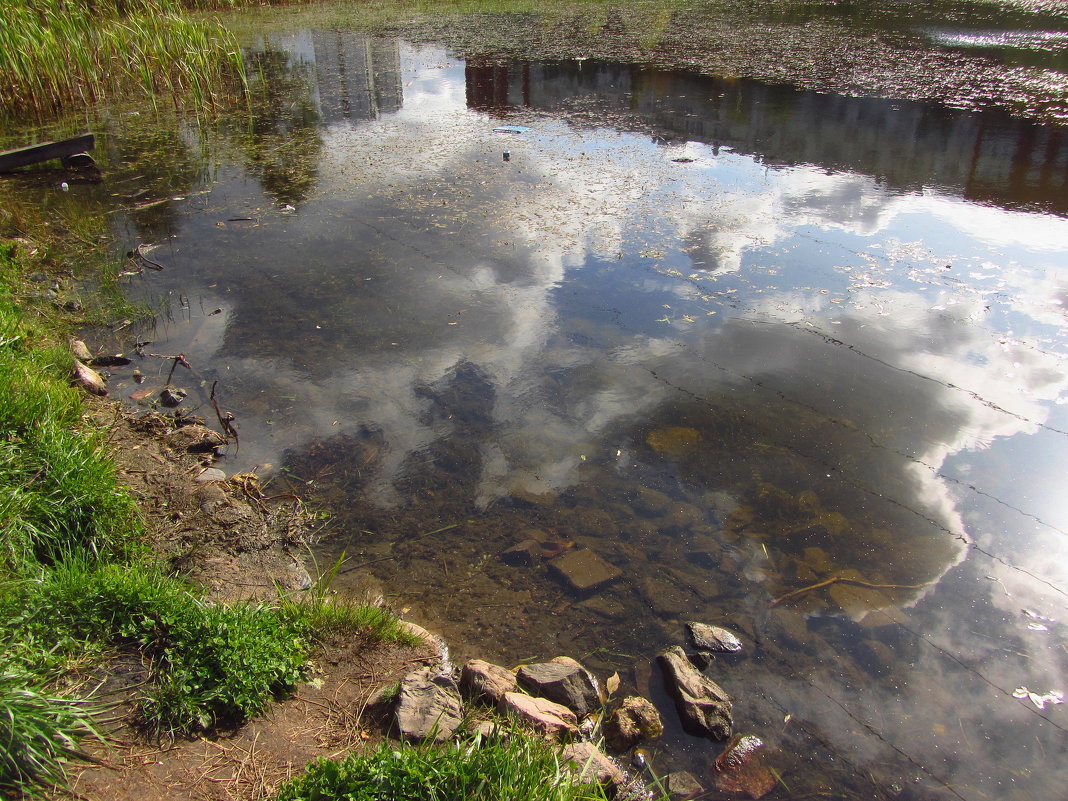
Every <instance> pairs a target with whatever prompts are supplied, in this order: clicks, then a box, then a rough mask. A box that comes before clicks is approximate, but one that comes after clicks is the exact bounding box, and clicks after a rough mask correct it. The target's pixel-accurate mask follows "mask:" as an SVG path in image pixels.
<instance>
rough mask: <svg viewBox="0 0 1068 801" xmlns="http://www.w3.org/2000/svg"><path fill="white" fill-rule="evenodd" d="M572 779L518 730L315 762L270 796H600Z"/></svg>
mask: <svg viewBox="0 0 1068 801" xmlns="http://www.w3.org/2000/svg"><path fill="white" fill-rule="evenodd" d="M607 797H608V796H607V795H606V790H605V789H604V788H602V787H600V786H598V785H595V784H583V783H580V782H578V781H577V779H576V777H575V775H574V774H573V773H572V771H571V769H570V768H568V767H566V766H565V765H562V764H561V761H560V756H559V754H558V752H557V751H556V750H555V749H554V748H553V747H552V746H551V745H550V744H549V743H547V742H546V741H544V740H543V739H541V738H539V737H536V736H533V735H528V734H524V733H523V732H521V731H519V730H515V731H512V732H509V733H508V735H507V737H503V738H499V739H494V740H492V741H488V742H484V741H483V740H482V739H481V738H479V737H474V738H472V739H470V740H468V741H466V742H460V743H451V744H446V745H442V746H434V745H409V744H400V745H398V744H390V743H384V744H383V745H382V746H381V747H379V748H378V750H377V751H374V752H372V753H371V754H368V755H362V754H351V755H349V756H347V757H345V758H344V759H341V760H338V761H334V760H330V759H320V760H318V761H317V762H314V763H312V764H311V765H309V766H308V768H307V770H306V771H305V773H304V774H303V775H302V776H299V777H297V778H295V779H293V780H291V781H290V782H288V783H286V784H285V785H283V786H282V787H281V788H280V789H279V791H278V794H277V795H276V796H275V801H337V799H345V801H604V799H606V798H607Z"/></svg>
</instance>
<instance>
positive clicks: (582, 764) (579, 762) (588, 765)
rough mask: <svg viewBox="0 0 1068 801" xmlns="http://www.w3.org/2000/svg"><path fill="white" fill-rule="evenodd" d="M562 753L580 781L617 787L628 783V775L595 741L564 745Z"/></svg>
mask: <svg viewBox="0 0 1068 801" xmlns="http://www.w3.org/2000/svg"><path fill="white" fill-rule="evenodd" d="M561 755H562V756H563V758H564V761H565V762H566V763H567V764H568V765H569V766H570V767H571V769H572V770H573V771H575V773H577V774H578V778H579V781H584V782H589V781H596V782H597V783H598V784H600V785H603V786H607V787H612V788H615V789H618V788H620V787H622V786H623V785H624V784H626V783H627V777H626V776H625V775H624V774H623V771H621V770H620V769H619V768H618V767H617V766H616V763H615V762H613V761H612V760H611V759H609V758H608V757H607V756H605V755H604V754H603V753H602V752H601V751H600V750H599V749H598V748H597V746H595V745H594V744H593V743H590V742H586V741H580V742H577V743H569V744H568V745H565V746H564V747H563V749H562V751H561Z"/></svg>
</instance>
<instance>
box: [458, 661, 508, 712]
mask: <svg viewBox="0 0 1068 801" xmlns="http://www.w3.org/2000/svg"><path fill="white" fill-rule="evenodd" d="M518 686H519V685H518V681H517V680H516V677H515V674H514V673H513V672H512V671H510V670H508V669H507V668H503V667H501V666H500V665H494V664H492V663H490V662H484V661H483V660H481V659H472V660H470V661H468V662H467V664H465V665H464V667H463V670H461V671H460V690H461V691H462V692H463V694H464V695H465V696H467V697H468V698H470V699H471V700H473V701H479V702H481V703H485V704H496V703H497V702H498V701H500V700H501V696H503V695H504V694H505V693H510V692H514V691H515V690H516V688H517V687H518Z"/></svg>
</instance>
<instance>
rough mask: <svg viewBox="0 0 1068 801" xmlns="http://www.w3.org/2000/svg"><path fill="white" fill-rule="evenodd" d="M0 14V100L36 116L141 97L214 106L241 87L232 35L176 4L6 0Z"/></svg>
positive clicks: (172, 0)
mask: <svg viewBox="0 0 1068 801" xmlns="http://www.w3.org/2000/svg"><path fill="white" fill-rule="evenodd" d="M4 6H5V8H4V13H3V14H0V103H2V104H3V110H4V111H5V112H6V113H9V114H11V113H15V114H35V113H37V114H41V113H48V112H52V111H57V110H60V109H62V108H65V107H69V106H72V105H82V104H89V103H93V102H95V101H98V100H101V99H103V98H105V97H117V96H120V95H129V94H130V92H131V91H136V92H140V93H143V94H144V95H145V96H146V97H148V98H150V99H151V100H152V102H153V103H155V102H157V101H158V100H159V99H160V98H161V97H170V98H172V99H173V100H174V101H175V102H178V101H179V99H180V98H183V99H188V101H191V102H192V103H193V104H194V105H196V106H197V107H199V108H214V107H215V106H216V105H217V104H218V102H219V100H220V98H221V96H222V93H224V92H226V91H227V89H228V88H229V89H230V91H232V90H233V88H234V87H240V86H241V81H242V80H243V74H244V70H243V64H242V58H241V51H240V48H239V47H238V46H237V43H236V42H235V41H234V38H233V35H232V34H231V33H230V32H229V31H227V30H226V29H225V28H223V27H222V26H221V25H220V24H219V23H218V22H217V21H215V20H211V19H208V18H203V17H197V16H191V15H189V14H187V13H184V12H183V9H182V6H181V4H180V3H179V2H177V1H176V0H125V2H124V0H92V1H90V0H9V2H7V3H5V4H4Z"/></svg>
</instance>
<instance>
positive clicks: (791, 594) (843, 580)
mask: <svg viewBox="0 0 1068 801" xmlns="http://www.w3.org/2000/svg"><path fill="white" fill-rule="evenodd" d="M838 583H842V584H855V585H856V586H858V587H867V588H869V589H872V590H920V589H923V588H924V587H930V586H931V585H932V584H934V582H933V581H925V582H924V583H923V584H872V583H871V582H870V581H862V580H861V579H855V578H848V577H846V576H833V577H832V578H829V579H824V580H823V581H817V582H816V583H815V584H809V585H808V586H807V587H802V588H801V589H799V590H793V591H791V592H788V593H786V594H785V595H780V596H779V597H778V598H776V599H775V600H774V601H772V602H771V603H769V604H768V606H769V607H770V606H778V605H779V604H781V603H782V602H783V601H786V600H789V599H790V598H796V597H797V596H798V595H803V594H804V593H806V592H812V591H813V590H821V589H823V588H824V587H829V586H831V585H832V584H838Z"/></svg>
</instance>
